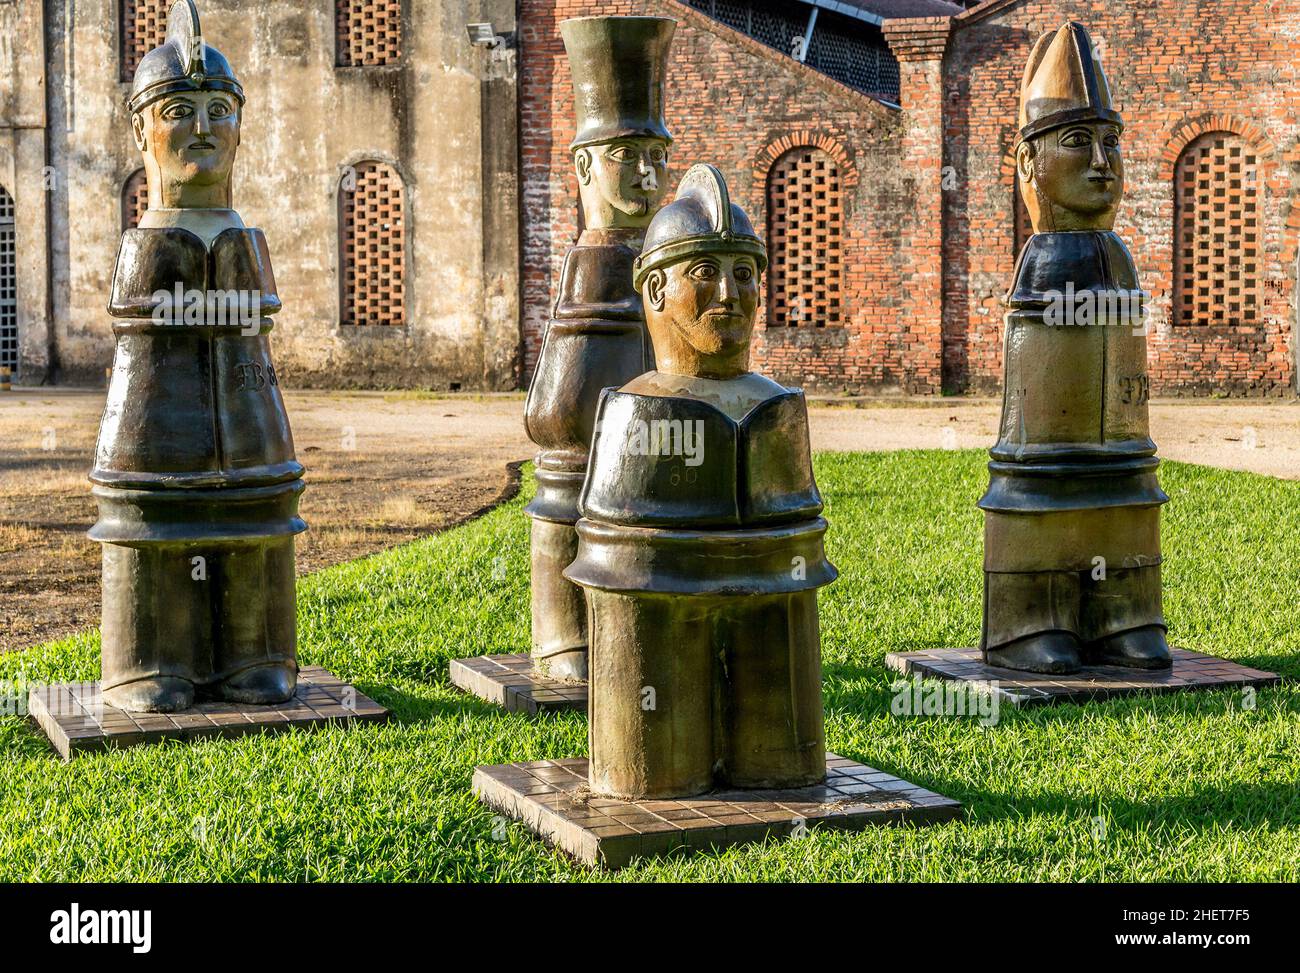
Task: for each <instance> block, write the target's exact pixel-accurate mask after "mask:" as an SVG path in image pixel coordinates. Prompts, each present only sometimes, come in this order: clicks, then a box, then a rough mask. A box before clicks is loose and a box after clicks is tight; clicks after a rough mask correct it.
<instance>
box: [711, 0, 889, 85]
mask: <svg viewBox="0 0 1300 973" xmlns="http://www.w3.org/2000/svg"><path fill="white" fill-rule="evenodd" d="M687 3H689V4H690V6H692V7H694V8H695V9H696V10H699V11H702V12H703V13H706V14H708V15H709V16H710V17H712V18H713V19H714V20H716V21H718V22H719V23H722V24H726V25H727V26H728V27H730V28H732V29H733V30H738V31H740V32H741V33H742V34H746V35H748V36H750V37H752V38H754V39H755V40H757V41H761V42H762V43H764V44H766V45H767V46H768V47H772V48H775V49H776V50H778V51H780V52H781V53H782V54H786V55H788V56H790V57H794V56H796V51H799V50H800V49H801V47H802V39H803V37H804V35H805V34H806V33H807V30H808V21H809V15H810V13H811V11H812V8H811V7H809V6H806V5H804V4H791V3H784V2H781V0H687ZM804 63H805V64H807V65H808V66H809V67H811V68H813V69H814V70H817V71H820V72H821V73H822V74H825V75H827V76H828V77H831V78H834V79H835V80H836V81H838V82H840V83H841V84H845V85H848V86H849V87H850V88H856V89H857V90H858V91H863V92H866V93H867V94H870V95H875V96H877V97H879V98H884V99H885V100H887V101H890V102H895V103H896V102H897V101H898V89H899V76H898V60H897V58H895V57H894V55H893V53H892V52H891V51H890V50H889V45H888V44H887V43H886V42H885V35H884V33H883V32H882V31H881V29H880V28H879V27H878V26H876V25H875V24H870V23H867V22H865V21H862V20H858V19H856V18H854V17H846V16H843V15H842V14H838V13H835V12H833V11H830V10H827V9H825V8H819V9H818V11H817V21H816V26H815V27H814V28H813V32H812V39H811V41H809V43H808V49H807V51H806V52H805V58H804Z"/></svg>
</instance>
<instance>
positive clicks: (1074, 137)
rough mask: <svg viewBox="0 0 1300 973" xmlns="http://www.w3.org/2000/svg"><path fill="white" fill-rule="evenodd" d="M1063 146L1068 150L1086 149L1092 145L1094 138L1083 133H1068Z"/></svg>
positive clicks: (1062, 141)
mask: <svg viewBox="0 0 1300 973" xmlns="http://www.w3.org/2000/svg"><path fill="white" fill-rule="evenodd" d="M1061 144H1062V145H1064V146H1065V147H1066V148H1068V149H1086V148H1087V147H1088V146H1090V145H1091V144H1092V136H1091V135H1089V134H1088V133H1087V132H1082V131H1075V132H1067V133H1066V134H1065V137H1064V138H1062V139H1061Z"/></svg>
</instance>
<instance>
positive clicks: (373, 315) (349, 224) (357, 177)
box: [339, 162, 406, 325]
mask: <svg viewBox="0 0 1300 973" xmlns="http://www.w3.org/2000/svg"><path fill="white" fill-rule="evenodd" d="M402 195H403V194H402V177H401V176H399V175H398V174H397V170H396V169H394V168H393V167H392V166H390V165H387V164H385V163H383V162H359V163H357V164H356V165H355V166H353V167H351V168H350V169H349V170H348V173H347V175H345V176H344V177H343V181H342V182H341V183H340V185H339V234H340V238H341V239H340V245H339V283H340V287H341V291H342V293H341V307H342V315H341V318H342V322H343V323H344V324H380V325H403V324H405V323H406V308H405V305H406V300H405V298H406V293H405V277H406V222H405V217H404V211H403V210H404V204H403V199H402Z"/></svg>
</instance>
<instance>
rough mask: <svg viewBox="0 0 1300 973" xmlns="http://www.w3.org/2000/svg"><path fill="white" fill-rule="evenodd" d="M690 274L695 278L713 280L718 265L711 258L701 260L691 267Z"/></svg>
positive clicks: (716, 274) (716, 273)
mask: <svg viewBox="0 0 1300 973" xmlns="http://www.w3.org/2000/svg"><path fill="white" fill-rule="evenodd" d="M690 275H691V277H693V278H694V279H695V280H713V279H714V278H715V277H717V276H718V265H717V264H715V263H714V262H713V261H712V260H702V261H700V262H699V263H697V264H696V265H695V266H693V267H692V268H691V270H690Z"/></svg>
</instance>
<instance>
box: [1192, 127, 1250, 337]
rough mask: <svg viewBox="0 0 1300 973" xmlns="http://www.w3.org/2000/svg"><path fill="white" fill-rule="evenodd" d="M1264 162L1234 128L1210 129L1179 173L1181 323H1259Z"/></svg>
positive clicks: (1194, 143)
mask: <svg viewBox="0 0 1300 973" xmlns="http://www.w3.org/2000/svg"><path fill="white" fill-rule="evenodd" d="M1258 164H1259V160H1258V158H1257V156H1256V153H1255V150H1254V149H1253V148H1252V147H1251V146H1250V145H1249V143H1247V142H1246V141H1245V139H1243V138H1241V136H1239V135H1234V134H1233V133H1231V132H1208V133H1206V134H1205V135H1202V136H1201V137H1200V138H1198V139H1196V140H1195V141H1194V142H1192V143H1191V144H1190V145H1189V146H1188V147H1187V148H1186V149H1184V150H1183V154H1182V157H1181V158H1180V159H1179V160H1178V166H1177V168H1176V169H1175V172H1174V198H1175V216H1174V323H1175V324H1178V325H1197V324H1210V325H1228V326H1230V327H1238V326H1241V325H1249V324H1255V323H1257V322H1258V320H1259V304H1260V286H1259V281H1260V276H1261V275H1260V261H1261V260H1262V247H1261V241H1260V228H1259V205H1258V204H1259V184H1258V178H1259V172H1258Z"/></svg>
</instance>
